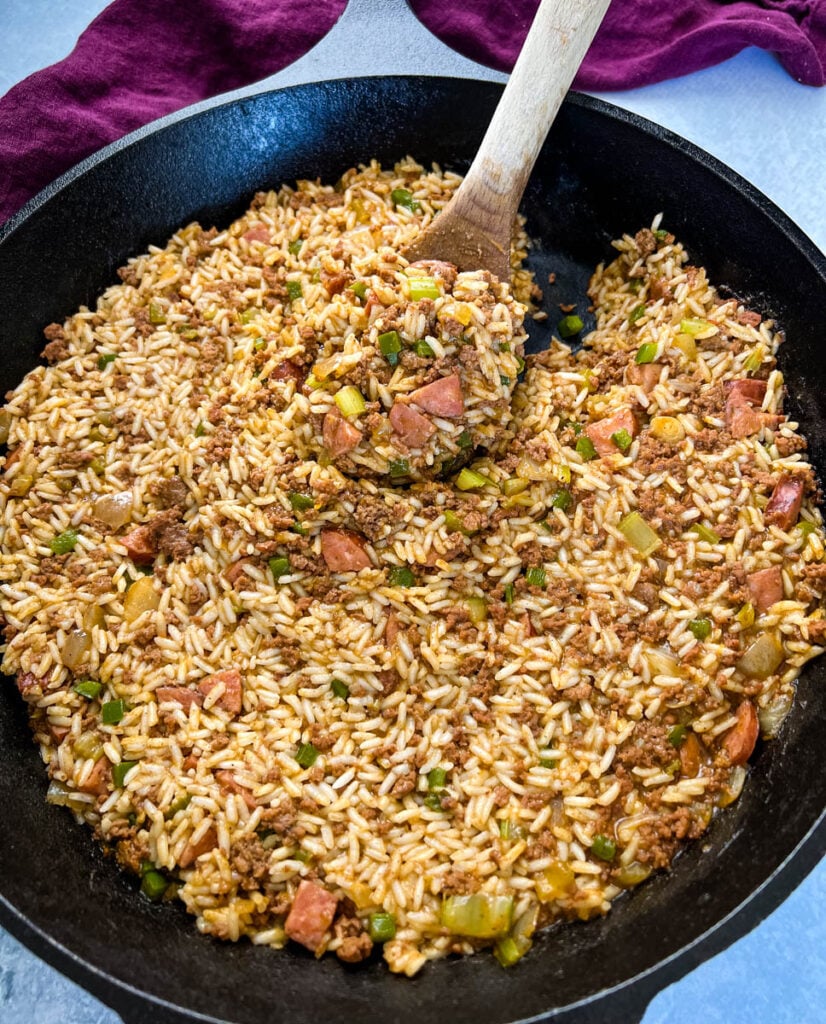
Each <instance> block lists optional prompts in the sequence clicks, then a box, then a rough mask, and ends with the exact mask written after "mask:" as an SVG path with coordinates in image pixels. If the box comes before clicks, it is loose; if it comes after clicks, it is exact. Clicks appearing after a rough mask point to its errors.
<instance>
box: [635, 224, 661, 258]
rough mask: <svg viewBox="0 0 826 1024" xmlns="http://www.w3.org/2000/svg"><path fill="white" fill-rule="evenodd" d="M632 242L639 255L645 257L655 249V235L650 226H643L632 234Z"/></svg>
mask: <svg viewBox="0 0 826 1024" xmlns="http://www.w3.org/2000/svg"><path fill="white" fill-rule="evenodd" d="M634 244H635V245H636V246H637V251H638V252H639V254H640V256H642V257H643V258H645V257H646V256H650V255H651V253H652V252H656V251H657V236H656V235H655V234H654V232H653V231H652V230H651V229H650V228H643V229H642V230H641V231H638V232H637V233H636V235H634Z"/></svg>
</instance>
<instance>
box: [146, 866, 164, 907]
mask: <svg viewBox="0 0 826 1024" xmlns="http://www.w3.org/2000/svg"><path fill="white" fill-rule="evenodd" d="M168 886H169V882H168V881H167V880H166V878H165V877H164V876H163V875H162V874H161V873H160V871H154V870H153V871H147V872H145V874H144V876H143V879H142V880H141V892H142V893H143V894H144V896H146V898H147V899H149V900H151V901H152V902H153V903H157V902H158V901H159V900H160V899H161V898H162V897H163V894H164V893H165V892H166V890H167V887H168Z"/></svg>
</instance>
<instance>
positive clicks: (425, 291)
mask: <svg viewBox="0 0 826 1024" xmlns="http://www.w3.org/2000/svg"><path fill="white" fill-rule="evenodd" d="M441 294H442V293H441V292H440V291H439V286H438V285H437V284H436V281H435V280H434V279H433V278H432V277H411V278H410V301H411V302H418V300H419V299H438V298H439V296H440V295H441Z"/></svg>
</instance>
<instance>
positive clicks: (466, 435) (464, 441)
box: [456, 430, 473, 448]
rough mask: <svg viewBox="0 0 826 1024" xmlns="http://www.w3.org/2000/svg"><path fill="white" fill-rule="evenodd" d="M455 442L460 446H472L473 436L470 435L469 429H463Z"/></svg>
mask: <svg viewBox="0 0 826 1024" xmlns="http://www.w3.org/2000/svg"><path fill="white" fill-rule="evenodd" d="M456 444H457V445H458V446H459V447H460V448H472V447H473V438H472V437H471V436H470V431H469V430H463V431H462V433H461V434H459V436H458V437H457V438H456Z"/></svg>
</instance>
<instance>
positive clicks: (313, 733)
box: [310, 722, 336, 750]
mask: <svg viewBox="0 0 826 1024" xmlns="http://www.w3.org/2000/svg"><path fill="white" fill-rule="evenodd" d="M310 742H311V743H312V744H313V746H314V747H318V749H319V750H329V749H330V747H332V746H334V745H335V742H336V738H335V736H333V735H332V734H331V733H329V732H327V731H326V730H325V729H324V727H323V726H321V725H319V724H318V722H314V723H313V724H312V725H311V726H310Z"/></svg>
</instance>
